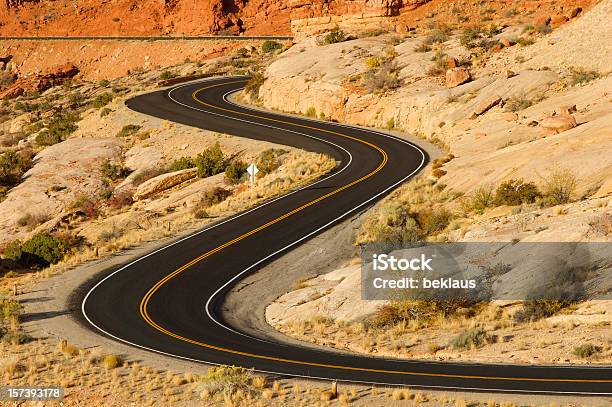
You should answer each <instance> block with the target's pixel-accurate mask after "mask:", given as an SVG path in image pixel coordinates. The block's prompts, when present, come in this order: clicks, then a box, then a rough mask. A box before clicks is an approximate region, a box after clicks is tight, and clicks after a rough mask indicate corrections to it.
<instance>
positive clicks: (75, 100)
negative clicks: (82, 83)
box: [68, 92, 87, 106]
mask: <svg viewBox="0 0 612 407" xmlns="http://www.w3.org/2000/svg"><path fill="white" fill-rule="evenodd" d="M85 100H87V98H86V97H85V95H83V94H82V93H80V92H74V93H71V94H70V95H68V102H69V103H70V104H71V105H75V106H80V105H81V104H83V102H85Z"/></svg>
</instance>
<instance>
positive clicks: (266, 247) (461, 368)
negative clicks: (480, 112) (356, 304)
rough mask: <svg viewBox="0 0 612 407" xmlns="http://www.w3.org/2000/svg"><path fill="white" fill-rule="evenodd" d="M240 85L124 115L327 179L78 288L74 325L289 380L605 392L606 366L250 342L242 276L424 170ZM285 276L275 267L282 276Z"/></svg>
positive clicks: (349, 130)
mask: <svg viewBox="0 0 612 407" xmlns="http://www.w3.org/2000/svg"><path fill="white" fill-rule="evenodd" d="M245 82H246V78H244V77H232V78H222V79H213V80H208V81H205V82H198V83H189V84H184V85H180V86H176V87H173V88H171V89H167V90H160V91H156V92H153V93H149V94H145V95H142V96H138V97H135V98H133V99H130V100H128V101H127V105H128V107H129V108H131V109H133V110H135V111H138V112H141V113H145V114H148V115H151V116H155V117H159V118H163V119H167V120H170V121H173V122H179V123H183V124H187V125H190V126H195V127H199V128H203V129H209V130H214V131H218V132H223V133H228V134H232V135H236V136H240V137H247V138H251V139H257V140H266V141H271V142H274V143H279V144H284V145H290V146H294V147H299V148H303V149H306V150H309V151H316V152H321V153H325V154H329V155H331V156H333V157H334V158H335V159H336V160H338V161H339V162H340V165H339V166H338V167H337V169H336V170H335V171H334V172H333V173H331V174H329V175H328V176H327V177H326V178H324V179H322V180H320V181H318V182H316V183H314V184H312V185H310V186H308V187H305V188H302V189H300V190H297V191H295V192H292V193H290V194H288V195H285V196H283V197H281V198H279V199H276V200H272V201H270V202H267V203H265V204H263V205H261V206H259V207H256V208H254V209H251V210H249V211H246V212H244V213H241V214H239V215H237V216H234V217H232V218H230V219H228V220H225V221H223V222H221V223H218V224H217V225H214V226H213V227H209V228H207V229H204V230H202V231H199V232H197V233H195V234H193V235H191V236H189V237H187V238H184V239H182V240H180V241H178V242H175V243H173V244H171V245H169V246H166V247H164V248H162V249H159V250H157V251H155V252H152V253H150V254H148V255H146V256H144V257H141V258H139V259H138V260H136V261H134V262H132V263H130V264H127V265H124V266H122V267H121V268H119V269H116V270H109V271H108V272H107V273H106V275H105V276H104V277H103V278H102V279H100V278H98V280H97V281H91V282H89V283H88V284H87V286H85V287H82V288H81V292H82V294H81V300H80V301H81V303H82V308H81V312H82V315H81V317H82V318H84V319H85V320H86V321H87V322H88V323H90V324H91V326H92V327H93V328H95V329H97V330H99V331H100V332H102V333H103V334H104V335H107V336H109V337H112V338H115V339H117V340H119V341H122V342H125V343H128V344H130V345H133V346H136V347H140V348H144V349H148V350H150V351H154V352H157V353H162V354H166V355H171V356H174V357H177V358H183V359H188V360H192V361H199V362H207V363H215V364H229V365H239V366H244V367H247V368H255V369H256V370H258V371H263V372H273V373H278V374H281V375H287V376H301V377H313V378H329V379H335V380H341V381H352V382H364V383H380V384H404V385H412V386H419V387H430V388H445V389H472V390H491V391H515V392H546V393H574V394H612V368H611V367H600V368H598V367H569V366H566V367H563V366H523V365H485V364H463V363H437V362H425V361H410V360H396V359H385V358H374V357H366V356H359V355H349V354H346V353H338V352H333V350H330V351H320V350H315V349H313V348H307V347H299V346H296V345H287V344H282V343H273V342H269V341H268V340H263V339H259V338H254V337H251V336H249V335H246V334H245V333H242V332H240V331H239V330H238V329H237V328H235V327H231V326H229V325H228V324H227V323H226V322H225V321H224V320H223V318H222V317H221V312H220V307H221V306H222V304H223V298H224V295H225V294H226V293H227V291H228V290H229V289H231V287H232V286H233V285H234V284H235V283H236V282H237V281H238V280H239V279H240V278H241V277H242V276H244V275H245V274H246V273H251V272H254V271H256V270H257V269H258V268H259V267H261V266H262V265H263V264H265V263H266V262H268V261H269V260H270V259H272V258H273V257H274V256H277V255H279V254H280V253H281V252H283V251H285V250H287V249H289V248H291V247H292V246H295V245H297V244H299V243H300V242H303V241H304V240H306V239H308V238H309V237H311V236H313V235H314V234H316V233H318V232H320V231H322V230H324V229H325V228H327V227H329V226H331V225H333V224H334V223H336V222H338V221H339V220H341V219H343V218H344V217H346V216H348V215H349V214H351V213H354V212H355V211H358V210H360V209H363V208H364V207H367V206H368V205H370V204H371V203H373V202H375V201H376V200H378V199H380V198H381V197H382V196H383V195H385V194H386V193H388V192H389V191H391V190H392V189H393V188H394V187H396V186H397V185H399V184H400V183H401V182H402V181H404V180H406V179H407V178H409V177H410V176H412V175H413V174H415V173H416V172H417V171H418V170H419V169H420V168H421V167H422V166H423V165H424V164H425V163H426V161H427V157H426V154H425V153H424V152H423V151H422V150H421V149H419V148H418V147H416V146H414V145H412V144H410V143H408V142H406V141H404V140H400V139H397V138H394V137H390V136H388V135H384V134H382V133H377V132H373V131H368V130H363V129H358V128H354V127H350V126H342V125H338V124H334V123H329V122H319V121H315V120H308V119H301V118H295V117H289V116H284V115H280V114H275V113H267V112H261V111H257V110H252V109H248V108H245V107H240V106H237V105H235V104H232V103H231V102H229V101H227V100H226V95H228V94H229V93H231V92H233V91H236V90H238V89H240V88H242V87H243V86H244V85H245ZM282 272H283V270H278V273H282Z"/></svg>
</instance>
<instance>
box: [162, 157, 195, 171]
mask: <svg viewBox="0 0 612 407" xmlns="http://www.w3.org/2000/svg"><path fill="white" fill-rule="evenodd" d="M195 166H196V164H195V160H194V159H193V158H191V157H181V158H178V159H176V160H174V161H173V162H172V163H171V164H170V166H169V167H168V172H174V171H180V170H186V169H188V168H194V167H195Z"/></svg>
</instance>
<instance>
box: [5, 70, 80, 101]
mask: <svg viewBox="0 0 612 407" xmlns="http://www.w3.org/2000/svg"><path fill="white" fill-rule="evenodd" d="M78 73H79V69H78V68H77V67H76V66H74V65H72V64H67V65H64V66H60V67H58V68H56V69H54V70H52V71H51V72H48V73H45V74H39V75H34V76H31V77H27V78H20V79H18V80H17V81H16V82H15V83H13V84H12V85H10V86H9V87H8V88H6V89H4V90H3V91H2V92H0V99H4V98H8V99H12V98H15V97H17V96H21V95H23V94H25V93H33V92H43V91H45V90H47V89H49V88H50V87H52V86H55V85H59V84H61V83H62V82H64V81H66V80H68V79H70V78H72V77H74V76H76V75H77V74H78Z"/></svg>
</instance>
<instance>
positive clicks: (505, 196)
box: [494, 179, 542, 206]
mask: <svg viewBox="0 0 612 407" xmlns="http://www.w3.org/2000/svg"><path fill="white" fill-rule="evenodd" d="M541 196H542V194H541V193H540V191H539V190H538V187H537V186H536V185H535V184H534V183H533V182H527V183H525V182H523V180H520V179H519V180H513V179H511V180H508V181H505V182H502V183H501V184H500V185H499V186H498V187H497V190H496V191H495V199H494V202H495V205H509V206H515V205H520V204H525V203H534V202H535V201H536V199H537V198H539V197H541Z"/></svg>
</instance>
